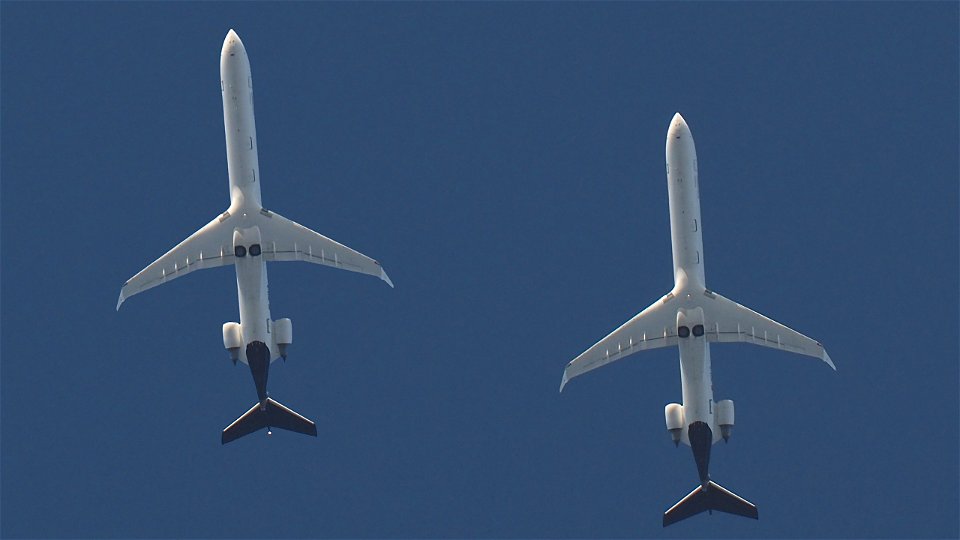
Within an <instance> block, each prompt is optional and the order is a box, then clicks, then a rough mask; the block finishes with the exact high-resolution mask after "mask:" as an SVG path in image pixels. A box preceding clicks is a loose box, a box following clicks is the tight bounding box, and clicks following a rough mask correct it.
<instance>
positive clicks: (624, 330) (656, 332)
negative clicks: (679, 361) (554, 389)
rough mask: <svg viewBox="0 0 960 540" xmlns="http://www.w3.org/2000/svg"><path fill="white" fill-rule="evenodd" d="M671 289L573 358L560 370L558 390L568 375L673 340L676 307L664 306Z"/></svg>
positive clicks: (668, 300) (663, 345) (675, 331)
mask: <svg viewBox="0 0 960 540" xmlns="http://www.w3.org/2000/svg"><path fill="white" fill-rule="evenodd" d="M671 300H673V293H670V294H667V295H666V296H664V297H663V298H661V299H660V300H657V301H656V302H654V303H653V305H651V306H650V307H648V308H647V309H645V310H643V311H641V312H640V313H639V314H638V315H637V316H635V317H634V318H632V319H630V320H629V321H627V322H626V323H625V324H624V325H623V326H621V327H620V328H617V329H616V330H614V331H613V332H611V333H610V335H608V336H607V337H605V338H603V339H601V340H600V341H599V342H598V343H597V344H596V345H594V346H593V347H590V348H589V349H587V350H586V351H584V352H583V354H581V355H580V356H578V357H576V358H574V359H573V360H572V361H571V362H570V363H569V364H567V368H566V369H565V370H564V371H563V380H562V381H560V391H561V392H563V387H564V386H566V385H567V383H568V382H569V381H570V379H572V378H574V377H576V376H578V375H582V374H584V373H586V372H588V371H590V370H594V369H597V368H598V367H601V366H605V365H607V364H609V363H610V362H613V361H615V360H619V359H621V358H623V357H624V356H627V355H630V354H633V353H635V352H638V351H645V350H647V349H657V348H660V347H667V346H670V345H676V344H677V310H676V309H671V308H668V307H666V306H667V305H668V304H670V303H671V302H670V301H671Z"/></svg>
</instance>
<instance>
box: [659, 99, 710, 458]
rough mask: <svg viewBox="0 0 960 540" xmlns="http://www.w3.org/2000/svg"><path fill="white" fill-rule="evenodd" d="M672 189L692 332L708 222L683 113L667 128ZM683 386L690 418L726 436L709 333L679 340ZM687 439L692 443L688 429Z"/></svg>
mask: <svg viewBox="0 0 960 540" xmlns="http://www.w3.org/2000/svg"><path fill="white" fill-rule="evenodd" d="M666 158H667V192H668V194H669V198H670V240H671V243H672V246H673V277H674V288H673V291H672V292H673V295H674V297H675V298H676V299H677V300H678V301H679V302H678V313H677V327H678V328H679V327H680V326H681V325H686V326H687V327H688V328H690V329H691V330H692V329H693V327H694V326H695V325H696V324H704V320H703V310H702V308H700V307H699V305H698V303H699V301H700V300H699V299H701V298H704V296H703V292H704V290H705V289H706V279H705V277H704V272H703V222H702V221H701V219H700V184H699V178H698V177H697V149H696V147H695V146H694V144H693V135H692V134H691V133H690V128H689V127H688V126H687V123H686V122H685V121H684V119H683V117H682V116H680V113H677V114H676V115H674V117H673V120H672V121H671V123H670V128H669V129H668V130H667V148H666ZM678 345H679V349H680V384H681V388H682V392H683V413H684V422H685V423H686V425H687V427H689V426H690V424H692V423H693V422H705V423H706V424H707V425H708V426H710V429H711V430H713V441H714V442H717V441H718V440H720V429H719V427H718V426H717V425H716V424H715V423H714V415H713V380H712V376H711V368H710V344H709V343H707V340H706V337H705V336H699V337H696V336H694V335H693V334H691V335H690V337H689V338H685V339H680V340H679V344H678ZM681 440H682V441H683V442H684V443H686V444H690V441H689V439H688V438H687V430H686V429H684V430H683V433H682V438H681Z"/></svg>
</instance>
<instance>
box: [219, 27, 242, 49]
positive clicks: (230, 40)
mask: <svg viewBox="0 0 960 540" xmlns="http://www.w3.org/2000/svg"><path fill="white" fill-rule="evenodd" d="M242 50H243V42H242V41H240V36H238V35H237V33H236V32H234V31H233V28H231V29H230V31H229V32H227V37H225V38H223V50H222V51H221V53H220V54H231V55H233V54H236V53H237V52H239V51H242Z"/></svg>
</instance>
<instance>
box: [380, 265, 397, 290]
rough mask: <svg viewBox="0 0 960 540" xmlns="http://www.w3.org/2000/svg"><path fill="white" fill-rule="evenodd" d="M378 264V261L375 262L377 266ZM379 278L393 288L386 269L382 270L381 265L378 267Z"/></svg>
mask: <svg viewBox="0 0 960 540" xmlns="http://www.w3.org/2000/svg"><path fill="white" fill-rule="evenodd" d="M379 264H380V263H377V265H378V266H379ZM380 279H382V280H384V281H386V282H387V285H389V286H390V288H391V289H394V288H395V287H394V286H393V282H392V281H390V276H388V275H387V271H386V270H384V269H383V267H382V266H381V267H380Z"/></svg>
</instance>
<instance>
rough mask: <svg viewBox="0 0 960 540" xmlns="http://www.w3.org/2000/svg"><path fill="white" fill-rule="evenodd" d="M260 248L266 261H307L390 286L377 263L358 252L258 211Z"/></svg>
mask: <svg viewBox="0 0 960 540" xmlns="http://www.w3.org/2000/svg"><path fill="white" fill-rule="evenodd" d="M260 214H261V215H259V216H257V217H258V218H259V219H258V220H257V225H258V226H259V227H260V234H261V242H262V245H261V249H262V250H263V257H264V259H266V260H268V261H306V262H309V263H314V264H322V265H325V266H332V267H334V268H342V269H344V270H350V271H351V272H360V273H361V274H369V275H371V276H376V277H378V278H380V279H382V280H384V281H386V282H387V285H390V286H391V287H393V282H391V281H390V278H389V277H388V276H387V273H386V272H385V271H384V270H383V267H381V266H380V263H379V262H377V261H375V260H373V259H371V258H370V257H367V256H366V255H364V254H363V253H360V252H359V251H356V250H353V249H350V248H348V247H347V246H345V245H343V244H341V243H339V242H336V241H334V240H331V239H329V238H327V237H326V236H324V235H322V234H320V233H318V232H314V231H311V230H310V229H308V228H306V227H304V226H303V225H300V224H299V223H296V222H294V221H290V220H289V219H287V218H285V217H283V216H281V215H280V214H277V213H276V212H271V211H269V210H261V211H260Z"/></svg>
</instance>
